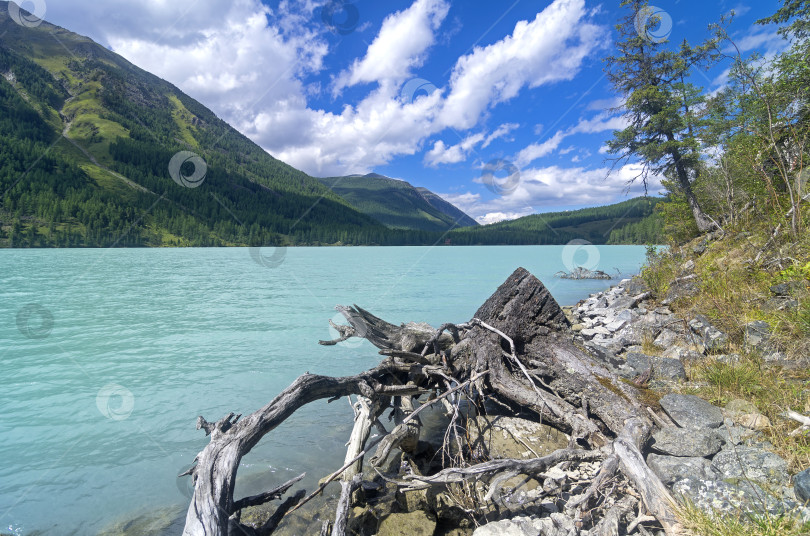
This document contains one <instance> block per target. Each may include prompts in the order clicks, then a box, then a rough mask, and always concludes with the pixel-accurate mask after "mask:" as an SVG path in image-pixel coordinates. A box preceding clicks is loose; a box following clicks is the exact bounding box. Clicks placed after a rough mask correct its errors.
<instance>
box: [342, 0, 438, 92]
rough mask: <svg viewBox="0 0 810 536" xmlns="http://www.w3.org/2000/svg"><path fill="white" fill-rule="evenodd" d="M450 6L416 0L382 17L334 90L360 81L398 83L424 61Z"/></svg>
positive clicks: (434, 1) (425, 0)
mask: <svg viewBox="0 0 810 536" xmlns="http://www.w3.org/2000/svg"><path fill="white" fill-rule="evenodd" d="M449 9H450V5H449V4H448V3H447V2H446V1H444V0H416V2H414V3H413V4H412V5H411V6H410V7H409V8H408V9H405V10H403V11H397V12H396V13H393V14H391V15H389V16H388V17H386V19H385V20H384V21H383V23H382V28H381V29H380V32H379V33H378V34H377V37H376V38H374V41H373V42H372V43H371V45H369V47H368V50H367V51H366V55H365V57H364V58H363V59H360V60H355V61H354V63H353V64H352V66H351V67H350V68H349V69H348V71H345V72H343V73H341V75H340V76H338V79H337V80H336V82H335V89H336V90H339V89H341V88H343V87H347V86H353V85H356V84H361V83H368V82H379V83H387V82H390V83H395V84H397V83H400V82H402V81H404V80H407V79H408V78H410V77H411V70H412V69H413V68H414V67H419V66H420V65H422V63H423V62H424V60H425V51H426V50H427V49H428V47H430V46H431V45H433V44H434V42H435V40H436V35H435V32H436V30H438V28H439V26H440V25H441V23H442V21H443V20H444V18H445V17H446V16H447V12H448V10H449Z"/></svg>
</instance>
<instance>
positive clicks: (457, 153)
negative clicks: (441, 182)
mask: <svg viewBox="0 0 810 536" xmlns="http://www.w3.org/2000/svg"><path fill="white" fill-rule="evenodd" d="M518 126H519V125H518V124H517V123H504V124H503V125H501V126H499V127H498V128H496V129H495V130H494V131H493V132H492V133H491V134H489V135H485V134H483V133H480V132H479V133H477V134H471V135H470V136H467V137H466V138H464V139H463V140H461V142H460V143H457V144H456V145H450V146H448V145H446V144H445V143H444V142H443V141H442V140H437V141H436V142H435V143H434V144H433V148H432V149H431V150H430V151H428V152H427V154H425V163H426V164H427V165H429V166H431V167H436V166H437V165H439V164H455V163H458V162H463V161H464V160H466V159H467V157H468V156H469V155H470V153H471V152H473V151H474V150H475V147H476V146H477V145H479V144H480V145H481V148H482V149H485V148H487V147H488V146H489V145H490V144H491V143H492V142H493V141H495V140H497V139H498V138H503V137H504V136H506V135H508V134H509V133H510V132H511V131H513V130H514V129H516V128H517V127H518Z"/></svg>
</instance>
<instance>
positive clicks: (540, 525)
mask: <svg viewBox="0 0 810 536" xmlns="http://www.w3.org/2000/svg"><path fill="white" fill-rule="evenodd" d="M564 534H565V535H567V534H577V530H576V527H575V526H574V522H573V520H571V519H570V518H568V517H567V516H565V515H564V514H560V513H552V514H551V515H549V516H548V517H543V518H533V517H528V516H516V517H513V518H512V519H502V520H500V521H492V522H490V523H487V524H486V525H481V526H480V527H478V528H477V529H475V532H473V536H538V535H540V536H551V535H554V536H556V535H564Z"/></svg>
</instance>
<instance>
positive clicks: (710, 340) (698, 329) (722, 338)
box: [689, 315, 728, 351]
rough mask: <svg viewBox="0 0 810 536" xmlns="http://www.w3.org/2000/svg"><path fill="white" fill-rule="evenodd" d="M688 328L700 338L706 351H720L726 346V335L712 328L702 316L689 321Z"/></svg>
mask: <svg viewBox="0 0 810 536" xmlns="http://www.w3.org/2000/svg"><path fill="white" fill-rule="evenodd" d="M689 327H690V328H691V329H692V331H693V332H694V333H695V334H697V335H698V336H700V338H701V339H702V342H703V346H705V347H706V350H709V351H716V350H722V349H723V348H725V347H726V345H727V344H728V335H726V334H725V333H723V332H722V331H720V330H719V329H717V328H716V327H714V326H713V325H712V324H711V322H709V319H708V318H706V317H705V316H703V315H697V316H695V318H693V319H692V320H690V321H689Z"/></svg>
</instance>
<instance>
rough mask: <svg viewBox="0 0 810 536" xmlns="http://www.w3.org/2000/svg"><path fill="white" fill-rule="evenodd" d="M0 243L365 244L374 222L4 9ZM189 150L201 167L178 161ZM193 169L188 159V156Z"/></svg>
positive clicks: (194, 111)
mask: <svg viewBox="0 0 810 536" xmlns="http://www.w3.org/2000/svg"><path fill="white" fill-rule="evenodd" d="M0 4H2V5H0V36H2V37H0V73H2V74H3V77H2V78H0V109H2V114H0V151H2V159H0V166H2V167H0V192H1V193H2V202H3V204H2V208H0V245H5V246H15V247H18V246H112V245H117V246H160V245H201V246H207V245H236V244H241V245H254V244H278V243H320V242H326V243H335V242H338V241H339V240H341V239H342V240H343V241H344V242H346V243H367V241H368V240H369V236H370V235H379V236H380V238H381V239H382V240H385V239H386V238H387V235H386V232H387V230H386V229H385V228H384V227H383V226H382V225H380V224H379V223H378V222H377V221H375V220H374V219H373V218H370V217H368V216H366V215H364V214H361V213H359V212H357V211H356V210H354V209H353V208H351V207H350V206H349V205H348V204H347V203H346V202H345V201H344V200H343V199H341V198H340V197H339V196H337V195H335V194H334V193H332V192H331V191H329V190H328V189H327V188H325V187H324V186H323V185H322V184H321V183H320V182H318V181H317V180H316V179H314V178H312V177H310V176H308V175H306V174H305V173H302V172H300V171H298V170H296V169H294V168H292V167H290V166H288V165H286V164H284V163H283V162H280V161H278V160H276V159H274V158H273V157H271V156H270V155H268V154H267V153H266V152H265V151H263V150H262V149H261V148H259V147H258V146H256V145H255V144H254V143H252V142H251V141H250V140H248V139H247V138H245V137H244V136H243V135H241V134H239V133H238V132H236V131H235V130H234V129H232V128H231V127H230V126H228V125H227V124H226V123H224V122H223V121H221V120H220V119H218V118H217V117H216V116H215V115H214V114H213V113H212V112H211V111H209V110H208V109H207V108H205V107H204V106H202V105H200V104H199V103H198V102H196V101H194V100H193V99H191V98H189V97H188V96H187V95H185V94H183V93H182V92H181V91H179V90H178V89H177V88H175V87H174V86H172V85H171V84H169V83H167V82H165V81H163V80H160V79H159V78H157V77H155V76H153V75H151V74H149V73H147V72H145V71H143V70H141V69H138V68H137V67H135V66H133V65H131V64H130V63H128V62H127V61H126V60H124V59H122V58H121V57H119V56H117V55H116V54H114V53H112V52H110V51H108V50H106V49H104V48H103V47H101V46H99V45H97V44H95V43H93V42H92V41H90V40H88V39H86V38H83V37H80V36H78V35H76V34H73V33H71V32H68V31H66V30H63V29H61V28H58V27H55V26H52V25H50V24H47V23H43V24H42V25H41V26H39V27H37V28H24V27H22V26H20V25H18V24H15V23H14V22H13V21H11V20H10V18H9V16H8V14H7V13H8V11H7V8H6V3H5V2H2V3H0ZM180 151H189V152H193V153H194V154H195V155H199V158H200V160H199V161H197V162H202V165H201V166H199V165H197V166H195V165H194V164H193V163H192V162H193V160H192V162H186V163H185V164H183V162H182V160H181V161H180V162H179V163H180V164H182V166H180V165H178V169H177V170H176V172H175V175H182V176H185V177H190V176H193V175H194V173H196V172H197V171H198V167H199V168H200V169H201V172H202V173H203V177H204V178H203V179H202V180H201V181H200V183H199V184H195V186H197V187H193V188H192V187H187V185H181V184H179V183H177V182H176V181H175V180H173V179H172V176H171V172H170V170H169V167H170V163H171V162H172V159H173V157H174V156H175V155H177V154H178V153H179V152H180ZM186 160H187V158H186Z"/></svg>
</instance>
